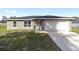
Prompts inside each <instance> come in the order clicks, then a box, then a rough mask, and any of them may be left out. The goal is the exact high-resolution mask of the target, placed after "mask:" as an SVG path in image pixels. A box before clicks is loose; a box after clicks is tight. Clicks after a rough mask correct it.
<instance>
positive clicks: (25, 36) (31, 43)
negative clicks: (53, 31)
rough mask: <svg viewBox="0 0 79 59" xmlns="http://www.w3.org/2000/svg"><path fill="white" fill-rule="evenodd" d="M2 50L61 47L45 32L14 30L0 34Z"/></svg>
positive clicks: (51, 49)
mask: <svg viewBox="0 0 79 59" xmlns="http://www.w3.org/2000/svg"><path fill="white" fill-rule="evenodd" d="M0 50H1V51H2V50H3V51H60V50H61V49H60V48H59V47H58V46H57V45H56V44H55V43H54V42H53V40H52V39H51V38H50V37H49V36H48V34H45V33H35V32H14V33H7V35H3V36H0Z"/></svg>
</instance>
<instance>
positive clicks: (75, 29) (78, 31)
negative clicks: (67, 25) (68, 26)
mask: <svg viewBox="0 0 79 59" xmlns="http://www.w3.org/2000/svg"><path fill="white" fill-rule="evenodd" d="M71 31H72V32H76V33H79V28H77V27H72V30H71Z"/></svg>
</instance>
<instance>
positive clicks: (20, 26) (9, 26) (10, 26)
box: [7, 21, 34, 29]
mask: <svg viewBox="0 0 79 59" xmlns="http://www.w3.org/2000/svg"><path fill="white" fill-rule="evenodd" d="M7 29H34V21H31V27H24V21H16V27H13V21H7Z"/></svg>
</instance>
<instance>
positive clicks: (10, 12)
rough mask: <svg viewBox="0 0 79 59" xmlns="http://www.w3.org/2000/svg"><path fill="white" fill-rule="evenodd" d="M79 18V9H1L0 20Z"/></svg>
mask: <svg viewBox="0 0 79 59" xmlns="http://www.w3.org/2000/svg"><path fill="white" fill-rule="evenodd" d="M34 15H56V16H79V8H0V20H1V18H2V16H6V17H10V16H34Z"/></svg>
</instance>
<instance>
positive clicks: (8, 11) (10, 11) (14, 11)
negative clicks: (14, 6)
mask: <svg viewBox="0 0 79 59" xmlns="http://www.w3.org/2000/svg"><path fill="white" fill-rule="evenodd" d="M5 12H6V13H11V14H15V13H16V10H9V9H6V10H5Z"/></svg>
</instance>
